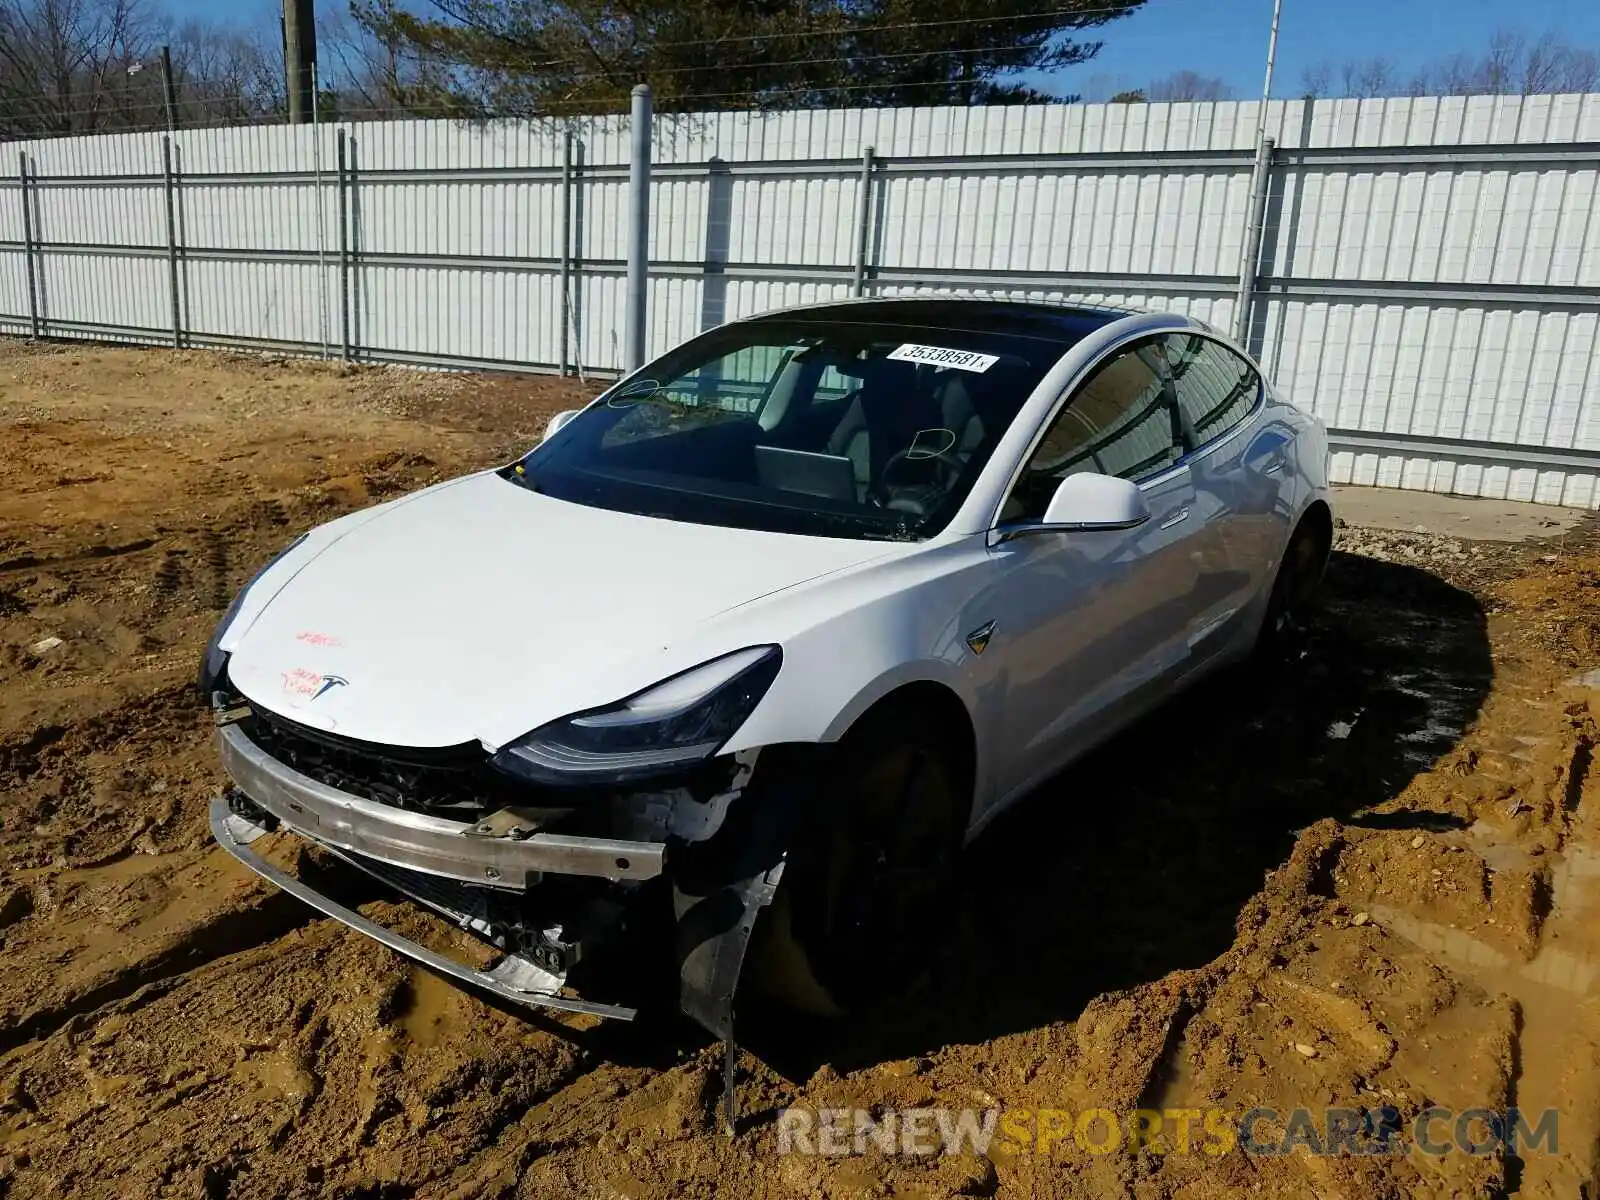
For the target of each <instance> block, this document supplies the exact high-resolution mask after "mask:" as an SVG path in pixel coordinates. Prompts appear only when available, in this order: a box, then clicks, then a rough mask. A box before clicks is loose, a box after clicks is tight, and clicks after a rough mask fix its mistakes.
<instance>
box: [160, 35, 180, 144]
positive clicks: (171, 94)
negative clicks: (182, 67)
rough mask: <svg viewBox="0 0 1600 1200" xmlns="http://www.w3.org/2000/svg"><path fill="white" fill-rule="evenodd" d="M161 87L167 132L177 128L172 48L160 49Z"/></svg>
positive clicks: (176, 99) (176, 101)
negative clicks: (165, 103)
mask: <svg viewBox="0 0 1600 1200" xmlns="http://www.w3.org/2000/svg"><path fill="white" fill-rule="evenodd" d="M161 86H162V88H163V89H164V90H165V92H166V101H167V132H168V133H171V132H173V131H174V130H175V129H177V128H178V97H177V93H176V92H175V91H174V90H173V87H172V47H171V46H163V47H161Z"/></svg>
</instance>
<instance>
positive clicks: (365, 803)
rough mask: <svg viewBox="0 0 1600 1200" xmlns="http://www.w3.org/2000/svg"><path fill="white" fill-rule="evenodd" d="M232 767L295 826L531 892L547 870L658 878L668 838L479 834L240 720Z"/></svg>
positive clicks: (223, 734)
mask: <svg viewBox="0 0 1600 1200" xmlns="http://www.w3.org/2000/svg"><path fill="white" fill-rule="evenodd" d="M217 747H218V749H219V750H220V752H221V754H222V766H223V769H224V770H225V771H227V772H228V774H229V775H230V776H232V777H233V781H234V782H235V783H236V784H238V786H239V789H240V790H241V791H243V792H244V794H245V795H246V796H248V797H250V799H251V800H252V801H253V802H254V803H255V804H256V806H257V807H259V808H261V809H262V810H264V811H265V812H267V813H269V814H271V815H272V816H274V817H276V818H277V819H278V820H279V821H281V822H283V823H284V824H285V825H287V826H288V827H289V828H290V829H292V830H294V831H295V832H296V833H299V834H302V835H303V836H305V837H308V838H311V839H312V840H313V841H317V842H321V843H322V844H323V845H325V846H333V847H337V848H338V849H341V850H349V851H351V852H352V853H355V854H364V855H368V856H370V857H372V858H376V859H378V860H380V861H382V862H386V863H391V864H393V865H395V866H399V867H407V868H409V869H411V870H414V871H422V872H425V873H427V874H429V875H442V876H444V877H445V878H447V879H455V880H458V881H459V882H461V883H472V884H477V885H479V886H485V887H498V888H507V889H511V890H514V891H523V890H525V889H527V888H529V887H531V886H533V885H534V884H536V883H538V882H539V880H540V878H541V876H543V875H544V874H545V873H549V874H552V875H589V876H595V877H598V878H601V879H610V880H622V879H633V880H645V879H654V878H655V877H656V876H658V875H660V874H661V870H662V865H663V857H664V854H665V851H666V844H665V843H664V842H635V841H622V840H617V839H612V838H591V837H571V836H568V835H565V834H557V833H536V834H534V835H533V836H531V837H528V838H525V839H523V840H520V841H517V840H513V839H511V838H505V837H478V836H474V835H473V834H472V832H471V830H472V826H471V825H468V824H465V823H462V822H457V821H446V820H442V819H440V818H439V817H431V816H428V815H426V814H424V813H414V812H407V811H405V810H404V809H400V808H395V807H393V806H391V805H388V804H378V803H375V802H373V801H371V800H364V799H362V798H361V797H360V796H352V795H351V794H350V793H349V792H341V791H339V790H338V789H336V788H332V787H329V786H328V785H327V784H325V783H321V782H319V781H318V780H315V779H312V778H311V777H310V776H309V775H303V774H301V773H300V772H299V771H296V770H294V769H293V768H292V767H289V766H286V765H284V764H283V763H281V762H279V761H278V760H277V759H275V758H272V757H271V756H270V755H268V754H267V753H266V752H265V751H263V750H262V749H261V747H259V746H257V745H256V744H255V743H254V742H252V741H251V740H250V738H249V737H248V736H246V734H245V732H244V730H243V729H242V728H240V727H239V725H237V724H233V725H223V726H220V727H219V728H218V730H217Z"/></svg>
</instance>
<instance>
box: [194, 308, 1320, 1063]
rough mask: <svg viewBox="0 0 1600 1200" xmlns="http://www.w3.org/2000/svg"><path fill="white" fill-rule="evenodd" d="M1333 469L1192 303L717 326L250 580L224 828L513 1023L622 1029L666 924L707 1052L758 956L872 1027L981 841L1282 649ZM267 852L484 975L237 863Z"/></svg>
mask: <svg viewBox="0 0 1600 1200" xmlns="http://www.w3.org/2000/svg"><path fill="white" fill-rule="evenodd" d="M1326 459H1327V442H1326V436H1325V432H1324V430H1323V427H1322V425H1321V424H1320V422H1318V421H1317V420H1316V419H1315V418H1313V417H1311V416H1309V415H1307V414H1306V413H1304V412H1302V411H1300V410H1299V409H1297V408H1295V407H1294V406H1293V405H1292V404H1291V403H1289V401H1287V400H1286V399H1284V398H1283V397H1281V396H1279V395H1278V394H1277V393H1275V392H1274V390H1273V389H1272V387H1271V385H1270V384H1268V383H1267V382H1266V381H1265V380H1264V379H1263V378H1262V375H1261V372H1260V370H1259V368H1258V367H1257V366H1256V365H1255V364H1254V363H1253V362H1252V361H1251V360H1250V358H1249V357H1248V356H1247V355H1246V354H1244V353H1243V352H1241V351H1240V350H1239V349H1238V348H1237V347H1236V346H1234V345H1233V344H1232V343H1230V342H1229V341H1228V340H1227V339H1225V338H1223V337H1221V336H1219V335H1218V334H1217V333H1216V332H1215V331H1213V330H1212V329H1210V328H1209V327H1207V326H1205V325H1202V324H1200V323H1198V322H1196V321H1193V320H1190V319H1187V318H1185V317H1181V316H1170V315H1151V314H1133V313H1127V312H1121V311H1114V310H1108V309H1098V308H1069V307H1057V306H1051V305H1045V304H1033V303H1027V304H1022V303H1006V302H996V301H985V300H955V299H893V300H880V301H860V302H849V303H842V304H831V305H821V306H816V307H808V308H800V309H792V310H787V311H781V312H775V313H770V314H767V315H764V316H761V317H757V318H754V319H751V320H745V321H739V322H736V323H733V324H730V325H726V326H723V327H720V328H717V329H714V330H712V331H710V332H708V333H705V334H702V335H701V336H699V337H696V338H694V339H693V340H692V341H689V342H687V343H686V344H684V345H683V346H681V347H679V348H678V349H676V350H673V351H672V352H671V353H669V354H667V355H665V356H664V357H662V358H661V359H659V360H658V361H656V362H653V363H651V364H650V365H649V366H647V367H645V368H644V369H643V370H641V371H638V372H635V373H634V374H633V375H631V376H629V377H628V378H626V379H624V380H622V381H621V382H619V383H618V384H617V385H616V386H615V387H613V388H611V390H610V391H608V392H606V393H605V394H604V395H602V396H601V397H599V398H598V399H597V400H595V401H594V402H593V403H592V404H590V405H589V406H588V407H587V408H585V409H584V410H583V411H581V412H578V413H563V414H562V415H561V416H560V417H558V418H556V420H555V421H553V422H552V423H551V431H550V432H549V434H548V435H547V436H546V438H545V440H544V441H543V442H542V443H541V444H540V445H539V446H538V447H537V448H535V449H534V450H532V451H530V452H529V453H528V454H527V455H525V456H524V457H522V458H521V459H519V460H517V461H516V462H515V463H511V464H509V465H507V466H505V467H503V468H501V469H498V470H492V471H484V472H482V473H480V474H476V475H469V476H467V477H465V478H461V479H456V480H452V481H449V482H446V483H442V484H439V485H437V486H435V487H431V488H428V489H426V490H424V491H421V492H417V493H415V494H413V495H410V496H406V497H403V498H401V499H398V500H395V501H392V502H390V503H387V504H382V505H379V506H377V507H375V508H371V509H367V510H365V511H363V512H358V513H354V514H351V515H349V516H346V517H343V518H341V519H339V520H337V521H334V522H332V523H330V524H328V525H324V526H322V527H320V528H317V529H314V530H312V531H311V532H309V533H307V534H305V535H304V536H302V537H301V538H299V539H298V540H297V541H295V542H294V543H293V544H292V545H290V546H289V547H288V548H287V549H285V550H284V551H283V553H282V554H281V555H279V556H278V558H277V559H275V560H274V561H273V562H272V563H271V564H269V565H268V566H267V567H266V568H265V569H264V570H263V571H262V572H261V573H260V574H259V575H257V576H256V578H255V579H254V580H253V581H252V582H251V583H250V584H249V585H248V586H247V587H246V588H245V589H244V591H243V592H242V593H241V594H240V595H239V597H238V598H237V599H236V600H235V601H234V603H233V605H232V606H231V607H230V608H229V609H228V611H227V613H226V614H225V615H224V616H223V618H222V621H221V623H220V625H219V626H218V628H217V632H216V635H215V637H214V638H213V640H212V643H211V645H210V646H209V647H208V648H207V650H206V653H205V660H204V663H203V665H202V670H201V687H202V690H203V691H204V692H205V693H206V695H207V696H209V697H210V698H211V700H212V703H213V705H214V709H215V712H216V715H217V721H218V738H219V745H220V749H221V756H222V761H223V765H224V767H225V768H226V770H227V772H228V774H229V775H230V776H231V778H232V780H233V783H234V787H233V788H232V789H230V790H229V791H228V792H227V794H225V795H224V796H222V797H219V798H218V800H217V801H216V802H215V803H214V804H213V806H212V812H211V825H212V830H213V832H214V833H215V835H216V837H217V838H218V840H219V841H220V842H221V843H222V844H223V845H224V846H225V847H227V848H228V850H230V851H231V852H232V853H234V854H235V855H237V856H238V857H240V858H241V859H243V860H244V861H245V862H247V863H248V864H250V866H252V867H253V868H254V869H255V870H257V871H258V872H260V873H261V874H262V875H264V876H266V877H267V878H269V879H271V880H273V881H274V882H275V883H277V884H279V885H280V886H281V887H283V888H285V889H286V890H288V891H290V892H292V893H293V894H294V895H296V896H299V897H300V898H302V899H304V900H305V901H307V902H308V903H310V904H312V905H315V906H316V907H318V908H320V909H321V910H323V911H324V912H326V913H329V914H331V915H333V916H334V917H337V918H338V919H340V920H342V921H344V922H346V923H348V924H350V925H352V926H354V927H355V928H357V929H359V930H362V931H363V932H365V933H367V934H370V935H371V936H373V937H376V938H379V939H380V940H381V941H383V942H384V943H385V944H387V945H389V946H391V947H393V948H394V949H395V950H397V951H399V952H401V953H403V954H406V955H409V956H411V957H412V958H414V959H417V960H420V961H422V962H424V963H426V964H427V965H428V966H430V967H431V968H433V969H435V970H438V971H442V972H445V973H447V974H449V975H451V976H453V977H455V978H456V979H458V980H460V981H462V982H464V983H467V984H470V985H473V986H476V987H480V988H483V989H487V990H488V991H491V992H494V993H496V994H498V995H499V996H501V997H503V998H506V999H510V1000H513V1001H516V1002H519V1003H522V1004H528V1005H536V1006H547V1007H551V1008H558V1009H568V1010H578V1011H584V1012H592V1013H597V1014H600V1015H604V1016H613V1017H627V1016H630V1015H632V1013H633V1009H631V1008H628V1007H626V1006H624V1005H623V1004H621V1003H618V1002H617V997H615V996H610V997H607V996H593V995H588V994H585V992H586V989H585V987H584V982H585V981H584V973H585V971H586V969H587V966H588V965H589V964H591V963H592V962H593V961H594V960H596V959H597V958H599V959H603V957H604V956H605V954H606V953H607V943H608V942H609V943H612V944H613V948H615V946H616V945H626V944H627V938H626V936H625V935H628V934H630V932H631V934H632V935H633V936H635V937H637V936H639V932H640V931H641V930H648V931H651V932H650V934H649V936H651V937H654V938H656V939H657V942H656V944H657V945H661V946H663V947H664V945H665V942H666V941H667V940H670V941H671V942H672V944H673V949H674V951H675V956H676V967H677V971H678V974H679V981H678V990H679V995H680V998H681V1004H682V1007H683V1009H684V1010H685V1011H686V1012H688V1013H689V1014H690V1015H691V1016H692V1017H694V1018H695V1019H697V1020H698V1021H699V1022H700V1023H701V1024H703V1025H704V1026H705V1027H706V1028H708V1029H710V1030H711V1031H713V1032H714V1033H716V1034H717V1035H718V1036H720V1037H723V1038H728V1037H730V1036H731V1029H732V1000H733V995H734V990H735V985H736V984H737V983H738V981H739V977H740V974H741V971H742V970H743V969H744V964H745V963H746V960H747V957H748V959H749V962H750V965H751V968H752V970H751V974H752V975H753V976H756V978H755V979H753V982H756V983H760V984H762V985H763V986H764V987H766V988H768V989H769V990H775V991H777V992H779V993H780V994H781V995H782V997H783V998H785V999H787V1000H788V1001H789V1002H791V1003H793V1004H796V1005H798V1006H801V1007H803V1008H806V1009H810V1010H818V1011H823V1012H838V1011H841V1010H844V1011H848V1010H850V1009H852V1008H854V1007H857V1006H859V1005H861V1004H863V1003H865V1002H866V1001H868V1000H869V999H870V998H871V997H873V996H874V995H875V994H877V993H879V992H880V990H881V989H882V988H883V987H884V986H886V985H888V984H890V983H892V982H893V981H894V980H896V979H897V978H900V977H902V976H903V973H904V971H905V969H906V967H907V964H908V962H910V961H911V956H912V955H913V954H914V952H915V950H916V948H917V938H915V937H913V936H910V934H911V932H912V930H913V927H914V926H916V925H918V924H919V923H920V925H922V926H926V925H927V924H928V922H927V921H926V913H927V911H928V909H927V905H928V904H929V903H932V902H936V901H937V898H938V896H939V893H940V889H941V886H942V885H943V884H944V883H945V881H946V880H947V879H948V878H949V876H950V873H951V871H952V870H953V869H954V866H955V860H956V856H957V852H958V851H959V850H960V848H961V846H962V844H963V842H964V841H965V840H967V839H970V838H971V837H972V836H974V835H975V834H976V833H977V831H978V830H980V829H981V828H982V827H983V826H984V825H985V824H986V823H987V822H988V821H990V820H991V819H992V818H993V817H994V816H995V815H996V814H997V813H999V812H1000V811H1001V810H1002V809H1004V808H1005V807H1006V806H1007V805H1009V804H1011V803H1012V802H1013V801H1015V800H1016V799H1018V798H1019V797H1021V796H1023V795H1025V794H1026V793H1027V792H1028V791H1029V789H1031V788H1033V787H1034V786H1035V785H1037V784H1038V783H1040V782H1041V781H1043V780H1045V779H1046V778H1048V777H1049V776H1050V775H1052V774H1053V773H1055V772H1057V771H1059V770H1061V768H1062V767H1064V766H1065V765H1066V764H1068V763H1069V762H1071V761H1072V760H1073V759H1074V758H1076V757H1077V756H1079V755H1081V754H1083V753H1084V752H1085V751H1086V750H1088V749H1090V748H1091V747H1092V746H1094V745H1095V744H1096V743H1098V742H1100V741H1102V740H1103V739H1105V738H1106V737H1108V736H1109V735H1110V734H1112V733H1113V732H1115V731H1116V730H1118V729H1119V728H1121V727H1123V726H1124V725H1126V724H1127V723H1128V722H1130V721H1132V720H1134V719H1135V718H1136V717H1138V716H1139V715H1140V714H1141V713H1144V712H1145V711H1147V710H1148V709H1150V708H1151V707H1152V706H1153V705H1155V704H1158V703H1160V702H1161V701H1162V700H1164V699H1165V698H1167V697H1170V696H1171V695H1173V693H1174V692H1176V691H1177V690H1178V689H1180V688H1182V687H1183V686H1185V685H1186V684H1188V683H1189V682H1191V681H1193V680H1195V679H1197V678H1199V677H1200V676H1201V675H1203V674H1205V673H1206V672H1208V671H1210V670H1212V669H1214V668H1216V667H1219V666H1221V665H1222V664H1225V663H1227V662H1229V661H1231V660H1237V659H1240V658H1243V657H1245V656H1247V655H1249V654H1250V653H1251V652H1252V651H1253V650H1254V649H1255V648H1256V647H1257V646H1258V645H1259V643H1261V642H1262V641H1263V640H1264V639H1265V640H1271V639H1273V638H1274V637H1276V636H1278V635H1279V634H1280V633H1281V631H1282V630H1283V629H1285V628H1286V627H1288V626H1289V625H1290V624H1291V623H1292V621H1293V617H1294V614H1295V612H1296V610H1297V609H1298V608H1300V607H1301V606H1302V605H1304V604H1305V603H1306V602H1307V601H1308V600H1309V598H1310V597H1311V595H1312V593H1313V592H1314V590H1315V589H1316V587H1317V585H1318V583H1319V581H1320V579H1321V576H1322V572H1323V567H1324V564H1325V563H1326V561H1327V558H1328V554H1329V549H1330V546H1331V542H1332V535H1333V518H1332V513H1331V512H1330V510H1329V504H1328V487H1327V476H1326ZM280 829H281V830H286V831H289V832H290V833H292V834H293V835H295V836H298V837H300V838H303V839H306V840H307V841H309V842H312V843H315V844H317V845H318V846H321V847H323V848H324V849H325V850H327V851H329V852H331V853H332V854H333V855H336V856H337V857H338V858H340V859H343V860H345V861H346V862H348V863H349V864H350V865H351V866H353V867H355V868H359V869H360V870H362V871H365V872H368V873H369V874H371V875H374V876H376V877H378V878H379V879H381V880H384V881H386V882H387V883H388V884H390V885H392V886H393V887H394V888H396V889H398V890H399V891H401V892H403V893H405V894H406V895H408V896H410V897H412V898H413V899H415V900H416V901H418V902H420V903H422V904H425V905H427V906H429V907H431V908H433V909H435V910H437V911H439V912H441V913H443V914H446V915H447V916H449V917H450V918H452V919H454V920H455V921H456V922H458V923H459V924H460V925H461V926H462V927H464V928H466V929H470V930H471V931H472V932H474V933H475V934H476V935H478V936H479V937H481V938H483V939H484V940H485V941H487V942H489V943H491V944H492V945H493V946H494V947H496V948H497V949H498V950H499V951H501V952H502V953H501V954H500V956H499V958H498V965H496V966H494V967H493V968H492V969H489V970H475V969H472V968H469V967H467V966H465V965H462V964H460V963H457V962H455V961H453V960H450V959H447V958H445V957H442V956H440V955H439V954H437V953H435V952H434V951H432V950H430V949H427V948H425V947H422V946H419V945H417V944H415V943H413V942H411V941H408V940H407V939H405V938H402V937H400V936H398V935H396V934H395V933H393V932H392V931H390V930H389V929H386V928H384V927H381V926H379V925H377V924H375V923H373V922H371V921H369V920H367V919H366V918H365V917H363V916H362V915H361V914H360V913H358V912H356V911H354V910H353V909H351V908H347V907H345V906H344V905H342V904H340V903H339V902H337V901H336V900H334V899H333V898H331V897H330V896H328V895H326V894H324V893H323V891H321V890H318V889H317V888H314V887H312V886H310V885H309V884H308V883H307V882H306V881H305V880H304V879H301V878H298V877H296V876H295V875H293V874H291V873H289V872H286V871H283V870H280V869H279V868H277V867H276V866H274V865H272V864H271V863H269V862H267V861H266V860H265V858H264V857H262V856H261V855H259V854H257V853H256V852H255V851H253V850H252V849H251V848H250V847H251V844H252V843H253V842H254V841H255V840H256V839H258V838H260V837H261V836H263V835H264V834H266V833H268V832H271V831H274V830H280ZM919 917H920V918H921V920H920V922H919V920H918V918H919ZM752 937H754V940H755V944H756V949H755V950H753V951H752V952H751V954H750V955H748V956H747V953H746V951H747V945H748V944H749V943H750V942H751V941H752ZM618 939H621V941H620V942H619V940H618Z"/></svg>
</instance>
